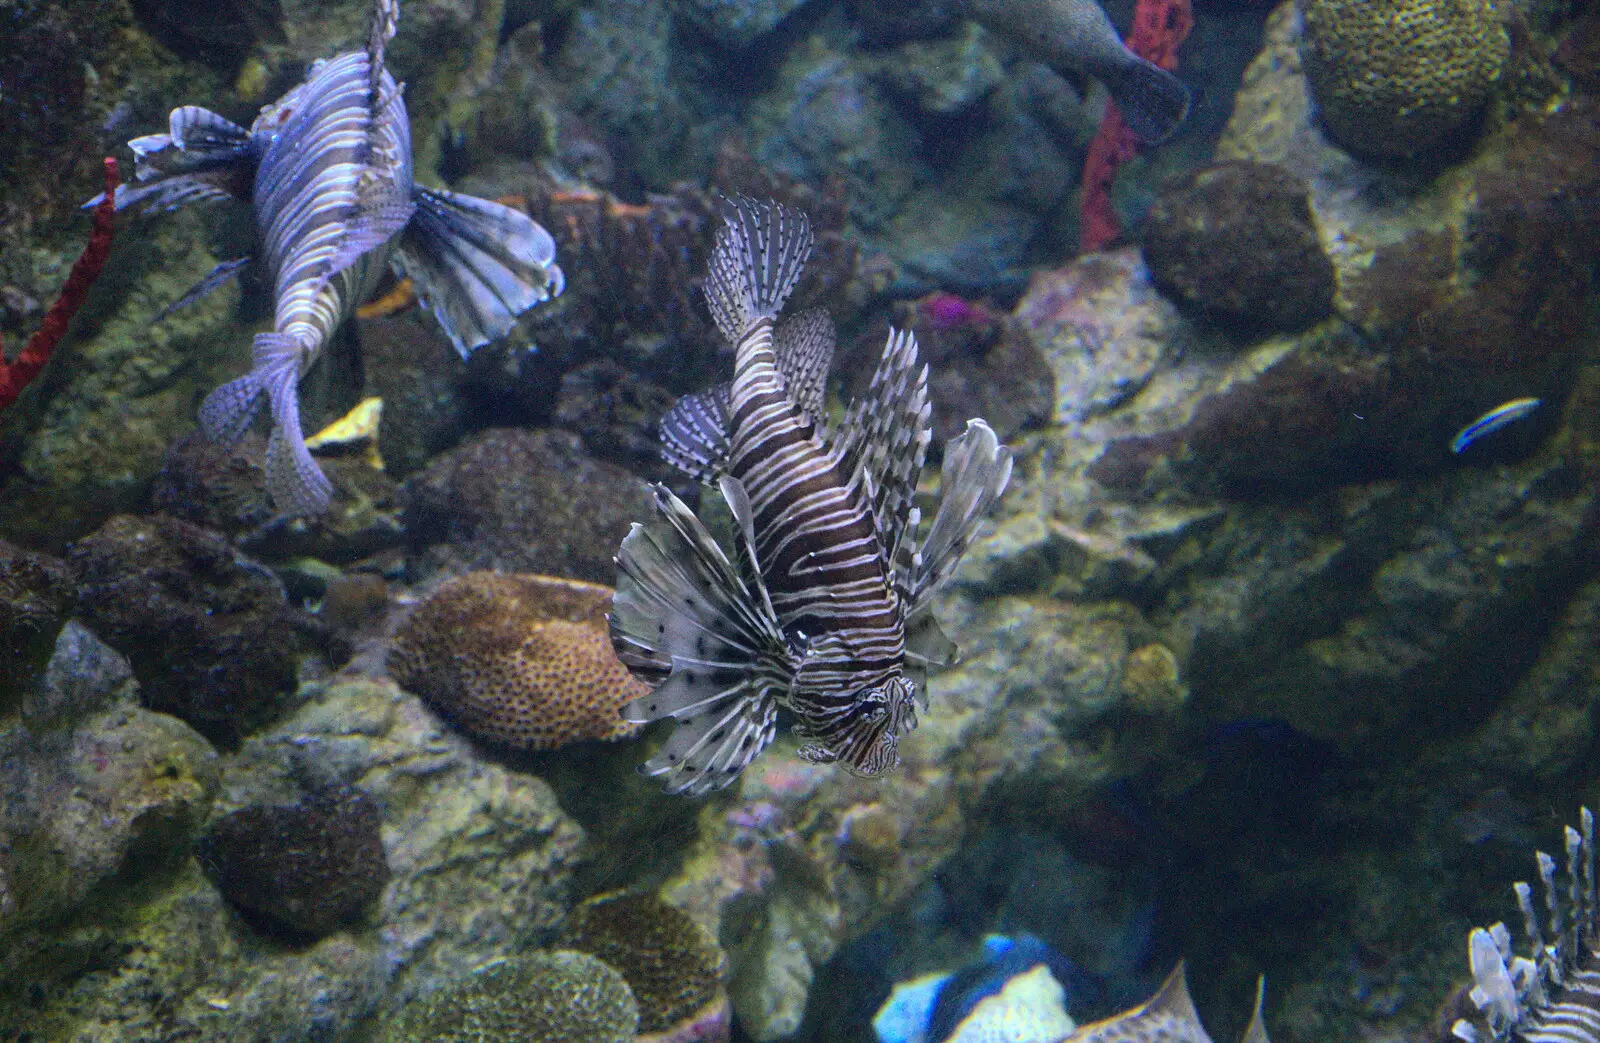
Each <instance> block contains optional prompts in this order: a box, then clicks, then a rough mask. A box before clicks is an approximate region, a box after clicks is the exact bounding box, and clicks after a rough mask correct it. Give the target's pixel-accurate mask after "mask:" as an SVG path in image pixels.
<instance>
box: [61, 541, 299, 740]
mask: <svg viewBox="0 0 1600 1043" xmlns="http://www.w3.org/2000/svg"><path fill="white" fill-rule="evenodd" d="M68 562H69V563H70V565H71V566H72V569H73V571H74V573H75V574H76V577H77V583H78V591H77V593H78V612H79V613H80V614H81V615H82V618H83V620H84V621H85V622H86V623H87V624H88V625H89V626H90V627H91V628H92V629H93V630H94V631H95V633H97V634H99V635H100V636H101V637H102V638H104V639H105V641H106V643H107V644H109V645H111V646H112V647H113V648H115V649H117V650H118V651H120V652H122V653H123V654H124V655H126V656H127V657H128V659H129V661H130V662H131V663H132V664H133V672H134V674H135V676H137V677H138V678H139V682H140V685H141V691H142V694H143V696H144V699H145V701H146V702H147V703H148V704H149V705H150V706H151V707H152V708H153V709H157V710H163V711H166V712H170V713H173V714H175V715H177V716H178V717H181V718H182V719H184V720H185V721H188V722H189V723H190V724H192V725H193V726H194V727H195V728H196V729H198V730H199V731H200V732H201V733H202V734H205V735H207V736H209V737H211V738H213V739H215V740H219V741H234V740H236V739H237V738H238V737H239V736H241V735H244V734H248V733H249V732H250V731H251V730H252V729H254V728H256V727H258V726H259V725H261V724H262V723H263V722H265V721H266V720H268V719H270V718H271V717H272V716H273V715H274V714H275V713H276V712H277V710H278V709H279V703H280V701H282V700H283V699H284V698H285V697H286V696H288V695H289V694H291V693H292V692H293V691H294V686H295V680H296V676H295V664H296V662H297V660H298V658H299V653H300V651H301V639H300V634H299V629H298V628H299V617H298V614H297V613H296V612H295V611H294V610H293V609H291V608H290V606H289V605H288V604H287V603H286V601H285V600H284V591H283V584H282V583H281V582H279V580H278V578H277V577H276V576H274V575H273V574H272V573H271V572H270V571H268V570H267V569H266V568H264V567H263V566H261V565H258V564H256V563H255V562H253V561H251V560H250V559H248V558H246V557H244V556H243V555H241V554H239V553H238V552H237V551H235V550H234V549H233V547H232V546H231V545H230V544H229V543H228V542H227V540H225V539H223V538H222V536H220V535H219V534H217V533H215V532H212V531H210V530H209V529H202V528H200V527H199V526H197V525H191V524H189V523H188V522H184V521H179V520H177V519H176V518H170V517H167V516H165V515H160V514H157V515H150V516H148V517H142V518H135V517H131V516H128V515H121V516H118V517H115V518H113V519H111V520H110V521H108V522H107V523H106V524H105V525H104V526H103V527H102V528H101V529H100V530H99V531H98V532H96V533H94V534H93V535H91V536H88V537H86V538H85V539H83V540H80V541H79V542H78V543H77V544H75V545H74V546H73V547H72V550H71V552H70V553H69V554H68Z"/></svg>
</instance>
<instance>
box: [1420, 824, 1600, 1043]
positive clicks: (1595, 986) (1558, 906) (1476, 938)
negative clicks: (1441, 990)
mask: <svg viewBox="0 0 1600 1043" xmlns="http://www.w3.org/2000/svg"><path fill="white" fill-rule="evenodd" d="M1579 825H1580V826H1581V827H1582V831H1581V832H1580V831H1579V830H1576V829H1573V828H1572V827H1571V826H1568V827H1567V830H1566V856H1567V857H1566V862H1567V865H1566V875H1567V887H1566V889H1565V894H1563V893H1562V889H1561V888H1559V887H1558V886H1557V884H1556V862H1555V859H1553V858H1551V857H1550V856H1549V855H1547V854H1545V853H1544V852H1543V851H1540V852H1538V853H1537V854H1536V855H1535V858H1536V860H1537V862H1538V866H1539V880H1540V883H1541V885H1542V888H1543V890H1544V905H1545V909H1546V910H1547V911H1548V913H1549V921H1548V926H1549V935H1548V936H1546V934H1545V931H1544V929H1543V928H1541V927H1540V925H1539V915H1538V912H1537V911H1536V910H1535V909H1534V906H1533V888H1531V887H1529V886H1528V885H1527V884H1526V883H1522V882H1520V881H1519V882H1518V883H1516V884H1515V885H1513V891H1514V892H1515V894H1516V896H1517V907H1518V909H1519V910H1520V912H1521V913H1522V924H1523V930H1524V932H1525V933H1526V935H1527V938H1528V945H1529V947H1530V950H1531V951H1530V952H1529V954H1528V955H1527V956H1517V955H1515V954H1513V952H1512V949H1511V934H1510V932H1509V931H1507V930H1506V926H1505V924H1503V923H1497V924H1495V925H1494V926H1493V927H1487V928H1485V927H1479V928H1476V929H1474V930H1473V931H1472V933H1471V934H1469V935H1468V936H1467V956H1468V960H1469V963H1470V965H1471V967H1472V979H1473V986H1472V991H1471V992H1470V993H1469V994H1468V995H1469V997H1470V999H1471V1000H1472V1003H1473V1004H1474V1005H1475V1006H1476V1007H1477V1009H1478V1015H1477V1017H1475V1018H1472V1019H1468V1018H1462V1019H1460V1020H1458V1021H1456V1023H1455V1024H1454V1025H1453V1026H1452V1027H1451V1034H1452V1035H1453V1036H1454V1037H1455V1038H1456V1039H1461V1040H1467V1041H1469V1043H1488V1041H1490V1040H1494V1041H1496V1043H1499V1041H1504V1040H1513V1039H1515V1040H1524V1041H1527V1043H1600V948H1597V943H1600V936H1597V933H1596V927H1597V924H1596V920H1595V915H1596V909H1597V907H1596V904H1595V848H1594V816H1593V815H1592V814H1590V812H1589V809H1588V808H1584V809H1582V812H1581V814H1580V821H1579Z"/></svg>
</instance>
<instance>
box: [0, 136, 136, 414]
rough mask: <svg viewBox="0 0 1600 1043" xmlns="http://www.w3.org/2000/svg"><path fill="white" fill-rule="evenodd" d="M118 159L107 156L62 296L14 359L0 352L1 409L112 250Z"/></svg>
mask: <svg viewBox="0 0 1600 1043" xmlns="http://www.w3.org/2000/svg"><path fill="white" fill-rule="evenodd" d="M117 181H118V178H117V161H116V160H115V159H111V158H109V157H108V158H107V159H106V194H105V197H104V198H103V199H101V201H100V203H99V204H98V205H97V206H96V207H95V208H94V228H93V230H92V231H91V232H90V233H89V245H88V246H86V247H84V248H83V253H82V254H80V255H79V256H78V259H77V261H75V262H74V263H73V265H72V272H71V274H69V275H68V276H67V285H66V286H64V287H62V290H61V296H59V297H57V298H56V302H55V303H54V304H52V305H51V306H50V310H49V311H48V312H46V313H45V317H44V321H43V322H42V323H40V324H39V329H38V330H37V331H36V332H35V333H34V335H33V336H31V337H29V338H28V343H27V345H26V346H25V347H24V348H23V349H22V351H21V353H19V354H18V355H17V357H16V360H15V361H13V362H6V361H5V359H4V356H3V355H0V412H4V411H5V410H6V409H7V408H8V407H9V406H10V405H11V403H13V402H15V401H16V400H17V396H18V395H20V394H22V389H23V388H25V387H27V386H28V385H29V384H31V383H33V380H34V378H35V377H37V376H38V375H39V372H40V371H41V370H43V369H44V366H45V363H47V362H49V361H50V353H51V352H52V351H54V350H55V348H56V345H57V344H59V343H61V338H62V337H64V336H66V333H67V327H68V326H69V325H70V324H71V323H72V317H73V316H74V315H76V314H77V313H78V309H79V308H80V307H82V306H83V301H84V298H85V297H87V296H88V295H89V287H91V286H93V285H94V281H95V280H96V279H98V278H99V277H100V270H101V269H102V268H104V267H105V264H106V258H107V257H108V256H110V254H111V237H112V232H113V229H114V226H115V217H116V202H115V198H114V197H115V196H116V194H117Z"/></svg>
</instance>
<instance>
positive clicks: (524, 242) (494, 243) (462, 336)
mask: <svg viewBox="0 0 1600 1043" xmlns="http://www.w3.org/2000/svg"><path fill="white" fill-rule="evenodd" d="M415 202H416V212H415V213H414V214H413V216H412V217H411V220H410V222H409V223H408V224H407V225H406V229H405V232H404V234H403V235H401V237H400V242H399V246H398V249H397V250H396V251H395V255H394V265H395V268H396V269H397V270H398V271H399V273H400V274H401V275H404V276H406V277H408V278H410V279H411V281H412V283H413V285H414V286H415V287H416V291H417V299H418V300H420V301H421V302H422V304H423V306H424V307H426V308H427V309H428V310H429V311H431V312H432V313H433V316H434V318H435V319H437V320H438V322H439V325H440V326H442V327H443V328H444V331H445V334H446V335H447V336H449V338H450V341H451V343H453V344H454V345H455V347H456V351H458V352H460V353H461V356H462V357H463V358H465V357H466V356H468V355H470V354H472V352H473V351H474V350H476V349H477V348H480V347H482V346H483V345H485V344H487V343H489V342H490V341H493V340H498V339H499V338H501V337H503V336H505V335H506V334H507V333H509V332H510V331H511V327H512V326H514V325H515V324H516V321H517V316H519V315H521V314H522V313H523V312H525V311H527V310H528V309H529V308H532V307H533V306H534V305H536V304H540V303H543V302H544V301H547V300H549V299H551V298H552V297H555V296H558V295H559V294H560V293H561V291H562V290H563V289H564V288H565V286H566V280H565V277H564V276H563V275H562V274H561V269H560V267H559V266H557V265H556V263H555V259H556V245H555V240H553V239H551V238H550V233H549V232H546V231H545V230H544V228H542V227H541V226H540V225H539V223H538V222H536V221H534V220H533V219H532V218H531V217H529V216H528V215H526V214H524V213H522V211H520V210H514V209H512V208H511V207H509V206H505V205H503V204H500V203H494V202H490V201H489V200H487V199H478V198H476V197H474V196H464V195H457V194H456V193H454V192H447V191H444V190H442V189H428V188H418V189H417V190H416V196H415Z"/></svg>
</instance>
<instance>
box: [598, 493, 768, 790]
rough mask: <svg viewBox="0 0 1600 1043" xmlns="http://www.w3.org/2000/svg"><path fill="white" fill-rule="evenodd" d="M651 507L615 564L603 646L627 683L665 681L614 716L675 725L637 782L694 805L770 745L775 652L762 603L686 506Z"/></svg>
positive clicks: (669, 497)
mask: <svg viewBox="0 0 1600 1043" xmlns="http://www.w3.org/2000/svg"><path fill="white" fill-rule="evenodd" d="M655 502H656V517H655V518H654V519H652V520H651V521H650V522H648V523H646V524H644V525H637V524H636V525H634V526H633V529H632V531H630V532H629V533H628V536H627V538H626V539H624V540H623V541H622V548H621V550H620V551H619V552H618V554H617V593H616V597H615V598H614V599H613V601H612V609H611V641H612V646H613V647H614V648H615V650H616V652H617V658H618V659H620V660H621V661H622V663H623V664H624V665H626V666H627V667H628V668H629V669H630V670H632V671H633V672H634V674H635V675H636V676H639V677H640V678H641V679H643V680H647V681H653V680H656V679H659V678H661V677H662V676H663V675H665V678H666V679H665V680H662V681H661V682H660V683H659V684H658V685H656V687H655V688H654V690H652V691H651V692H650V694H649V695H646V696H643V697H641V698H639V699H637V700H635V701H634V702H632V703H629V704H628V706H627V707H625V708H624V710H623V716H624V717H625V718H626V719H627V720H629V721H634V722H639V723H643V722H649V721H657V720H661V719H663V718H667V717H670V718H673V719H674V720H675V721H677V722H678V723H677V727H676V728H675V729H674V731H673V734H672V736H671V738H670V739H668V741H667V743H666V745H665V746H664V747H663V748H662V750H661V751H660V752H659V753H657V754H656V755H655V756H654V757H652V758H651V759H650V760H648V761H646V762H645V763H644V764H643V765H641V767H640V769H639V770H640V772H641V773H642V774H644V775H650V776H659V777H664V779H665V782H666V789H667V791H668V792H671V793H684V794H688V795H690V796H698V795H700V794H703V793H709V792H711V791H713V790H717V789H721V788H722V787H724V786H727V785H728V784H730V783H731V782H733V780H734V779H735V778H737V777H738V775H739V772H740V771H742V770H743V769H744V767H745V766H746V765H747V764H749V763H750V761H751V760H752V759H754V757H755V756H756V754H758V753H760V752H761V750H763V749H764V748H765V747H766V746H767V745H768V744H769V743H770V742H771V741H772V738H773V735H774V734H775V731H776V722H777V703H776V694H777V692H779V691H781V690H783V689H784V688H785V687H786V686H787V683H788V677H787V674H786V672H785V666H786V664H785V660H784V655H783V653H784V645H783V639H782V636H781V634H780V632H779V631H778V626H777V621H776V619H775V618H773V617H772V615H771V614H770V609H769V608H768V607H767V603H766V599H765V598H764V597H763V596H760V595H759V594H757V593H756V592H754V591H752V590H751V589H750V588H749V586H748V585H747V583H746V582H745V580H744V579H742V578H741V577H740V575H739V572H738V571H737V570H736V569H735V567H734V565H733V563H732V562H730V561H729V560H728V557H727V555H726V554H724V553H723V551H722V549H721V548H720V547H719V546H718V545H717V543H716V541H715V540H713V539H712V537H711V534H710V533H709V532H707V531H706V528H705V526H704V525H702V524H701V522H700V520H699V519H698V518H696V517H695V516H694V514H693V513H692V512H691V511H690V510H689V508H688V507H687V506H685V505H684V503H683V501H681V500H679V499H678V498H677V497H676V496H674V495H673V494H672V493H671V491H669V490H668V489H667V488H666V487H665V486H661V485H657V486H656V487H655Z"/></svg>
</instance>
